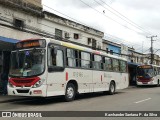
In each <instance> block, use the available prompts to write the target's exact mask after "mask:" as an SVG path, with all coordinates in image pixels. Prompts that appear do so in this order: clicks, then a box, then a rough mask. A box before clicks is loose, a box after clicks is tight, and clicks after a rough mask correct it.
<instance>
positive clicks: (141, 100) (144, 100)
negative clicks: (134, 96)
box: [135, 98, 151, 103]
mask: <svg viewBox="0 0 160 120" xmlns="http://www.w3.org/2000/svg"><path fill="white" fill-rule="evenodd" d="M150 99H151V98H147V99H144V100H140V101H137V102H135V103H141V102H144V101H147V100H150Z"/></svg>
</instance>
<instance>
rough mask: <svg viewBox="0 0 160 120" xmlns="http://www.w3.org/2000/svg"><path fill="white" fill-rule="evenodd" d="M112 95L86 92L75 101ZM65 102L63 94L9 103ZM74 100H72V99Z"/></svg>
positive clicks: (40, 103) (39, 103)
mask: <svg viewBox="0 0 160 120" xmlns="http://www.w3.org/2000/svg"><path fill="white" fill-rule="evenodd" d="M123 93H124V92H116V93H115V95H116V94H123ZM111 96H112V95H106V94H104V93H102V92H99V93H86V94H80V95H77V96H76V99H75V102H76V101H80V100H84V99H92V98H96V97H111ZM63 102H65V100H64V97H63V96H58V97H47V98H40V97H33V98H27V99H23V100H17V101H12V102H11V104H20V105H33V106H37V105H48V104H56V103H63ZM73 102H74V101H73Z"/></svg>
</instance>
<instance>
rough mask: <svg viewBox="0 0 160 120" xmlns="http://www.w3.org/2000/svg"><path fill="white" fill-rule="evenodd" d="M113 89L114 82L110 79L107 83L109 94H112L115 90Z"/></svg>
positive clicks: (114, 87)
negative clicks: (108, 83)
mask: <svg viewBox="0 0 160 120" xmlns="http://www.w3.org/2000/svg"><path fill="white" fill-rule="evenodd" d="M115 89H116V86H115V83H114V82H113V81H112V82H111V83H110V85H109V91H108V93H109V95H113V94H114V93H115V91H116V90H115Z"/></svg>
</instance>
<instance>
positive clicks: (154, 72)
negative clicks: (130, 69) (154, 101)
mask: <svg viewBox="0 0 160 120" xmlns="http://www.w3.org/2000/svg"><path fill="white" fill-rule="evenodd" d="M159 78H160V76H159V68H158V67H156V66H153V65H140V66H138V67H137V80H136V81H137V85H159Z"/></svg>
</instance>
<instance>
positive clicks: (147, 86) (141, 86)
mask: <svg viewBox="0 0 160 120" xmlns="http://www.w3.org/2000/svg"><path fill="white" fill-rule="evenodd" d="M156 87H157V86H156V85H140V86H137V88H145V89H146V88H148V89H149V88H156ZM157 88H158V87H157Z"/></svg>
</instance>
